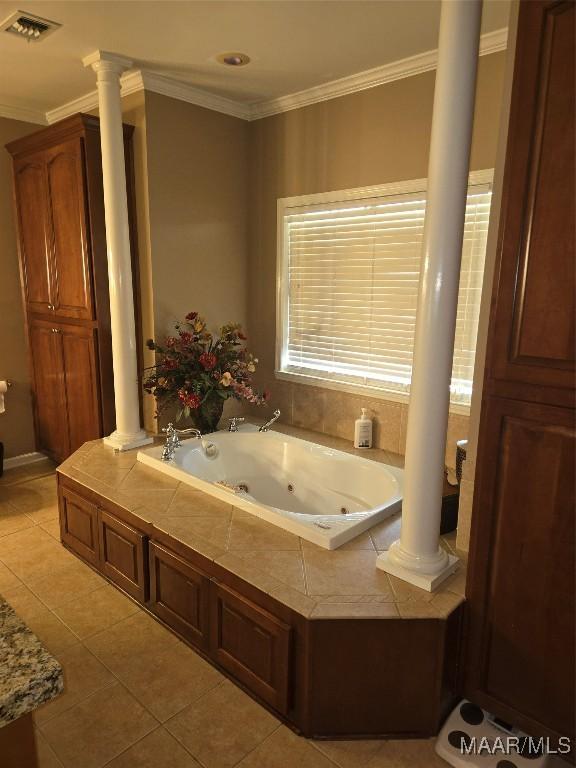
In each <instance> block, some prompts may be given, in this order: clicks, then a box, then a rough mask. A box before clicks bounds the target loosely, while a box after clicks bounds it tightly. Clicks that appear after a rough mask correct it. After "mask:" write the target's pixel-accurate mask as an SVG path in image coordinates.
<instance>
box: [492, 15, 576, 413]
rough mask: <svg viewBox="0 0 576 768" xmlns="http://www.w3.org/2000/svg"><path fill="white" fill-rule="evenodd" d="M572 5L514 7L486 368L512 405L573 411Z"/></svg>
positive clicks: (575, 283) (575, 333)
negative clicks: (517, 10)
mask: <svg viewBox="0 0 576 768" xmlns="http://www.w3.org/2000/svg"><path fill="white" fill-rule="evenodd" d="M574 16H575V5H574V3H573V2H550V0H531V1H530V2H524V3H522V4H521V6H520V16H519V23H518V43H517V48H516V61H515V70H514V85H513V96H512V103H511V116H510V129H509V142H508V149H507V157H506V170H505V180H504V194H503V201H502V219H501V232H500V249H501V254H500V259H501V262H500V268H499V271H498V273H497V274H498V280H497V287H496V300H495V304H494V306H495V312H494V316H493V324H492V333H491V348H492V353H493V354H492V355H491V356H490V357H491V361H490V370H491V376H492V378H493V379H496V380H498V381H502V382H505V383H506V384H507V385H508V396H511V397H517V398H519V399H529V400H538V401H540V402H547V403H549V404H550V405H559V404H565V405H573V403H574V400H573V388H574V368H575V360H574V357H575V355H574V352H575V350H576V308H575V297H576V255H575V249H574V235H575V221H574V216H575V214H574V211H575V209H576V200H575V183H576V177H575V175H574V172H573V169H574V163H575V156H574V148H575V143H574V133H575V125H574V112H575V106H574V105H575V98H576V96H575V94H576V85H575V82H574V77H575V70H576V62H575V56H574V40H575V38H574V23H575V18H574Z"/></svg>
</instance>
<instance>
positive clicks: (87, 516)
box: [59, 486, 100, 565]
mask: <svg viewBox="0 0 576 768" xmlns="http://www.w3.org/2000/svg"><path fill="white" fill-rule="evenodd" d="M59 506H60V536H61V537H62V541H63V542H64V543H65V544H67V545H68V546H69V547H70V549H73V550H74V551H75V552H77V553H78V554H79V555H80V557H82V558H84V560H87V561H88V562H89V563H92V565H98V562H99V559H100V557H99V543H98V508H97V506H96V504H91V503H90V502H89V501H86V499H83V498H82V497H81V496H79V495H78V494H77V493H74V491H71V490H69V489H68V488H62V486H61V487H60V491H59Z"/></svg>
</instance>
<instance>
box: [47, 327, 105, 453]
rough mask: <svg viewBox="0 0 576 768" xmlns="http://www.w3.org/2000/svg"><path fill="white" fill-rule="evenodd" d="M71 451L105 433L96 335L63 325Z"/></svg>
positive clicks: (87, 329)
mask: <svg viewBox="0 0 576 768" xmlns="http://www.w3.org/2000/svg"><path fill="white" fill-rule="evenodd" d="M57 330H58V333H59V335H60V337H61V339H62V356H63V368H64V379H65V385H66V401H67V410H68V434H69V440H70V452H73V451H75V450H76V449H77V448H79V447H80V446H81V445H82V444H83V443H85V442H86V441H87V440H95V439H97V438H98V437H101V436H102V429H101V421H100V402H99V387H98V373H97V367H96V360H97V353H96V338H95V336H96V334H95V331H94V330H92V328H84V327H81V326H76V325H64V324H60V325H59V326H58V327H57Z"/></svg>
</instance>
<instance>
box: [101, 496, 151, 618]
mask: <svg viewBox="0 0 576 768" xmlns="http://www.w3.org/2000/svg"><path fill="white" fill-rule="evenodd" d="M98 528H99V531H100V558H101V570H102V573H103V574H104V575H105V576H107V577H108V578H109V579H110V581H113V582H115V583H116V584H118V586H119V587H121V588H122V589H123V590H124V591H125V592H127V593H128V594H129V595H131V596H132V597H134V598H136V600H139V601H140V602H141V603H145V602H146V600H147V598H148V563H147V557H146V543H147V541H146V537H145V536H144V535H143V534H142V533H140V531H137V530H136V529H135V528H132V526H130V525H127V524H126V523H123V522H121V521H120V520H118V519H117V518H116V517H113V516H112V515H110V514H108V512H106V511H105V510H104V509H99V510H98Z"/></svg>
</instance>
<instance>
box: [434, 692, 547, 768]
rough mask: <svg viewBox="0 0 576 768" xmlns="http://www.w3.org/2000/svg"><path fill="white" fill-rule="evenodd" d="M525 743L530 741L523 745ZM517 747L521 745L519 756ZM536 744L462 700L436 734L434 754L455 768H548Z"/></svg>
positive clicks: (545, 758)
mask: <svg viewBox="0 0 576 768" xmlns="http://www.w3.org/2000/svg"><path fill="white" fill-rule="evenodd" d="M525 739H528V740H529V741H527V742H524V740H525ZM518 744H520V745H522V744H524V747H523V749H521V751H520V752H519V751H518V748H517V746H516V745H518ZM539 744H541V742H540V741H539V740H538V739H532V741H530V737H529V736H527V735H526V734H525V733H522V732H521V731H519V730H518V729H517V728H514V727H513V726H511V725H509V724H507V723H504V722H503V721H501V720H499V719H498V718H495V717H494V716H493V715H491V714H490V713H489V712H486V711H485V710H483V709H481V708H480V707H478V706H476V705H475V704H472V703H471V702H469V701H466V700H464V701H461V702H460V703H459V704H458V706H457V707H456V708H455V709H454V710H453V712H452V713H451V715H450V716H449V717H448V719H447V720H446V722H445V723H444V726H443V728H442V730H441V731H440V733H439V734H438V738H437V740H436V753H437V754H438V755H439V756H440V757H441V758H442V759H443V760H446V762H447V763H449V764H450V765H453V766H455V768H546V766H551V761H550V759H549V757H548V756H547V755H546V754H541V755H539V754H537V747H538V745H539ZM544 745H545V742H544ZM544 751H545V750H544ZM525 755H529V757H526V756H525Z"/></svg>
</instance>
